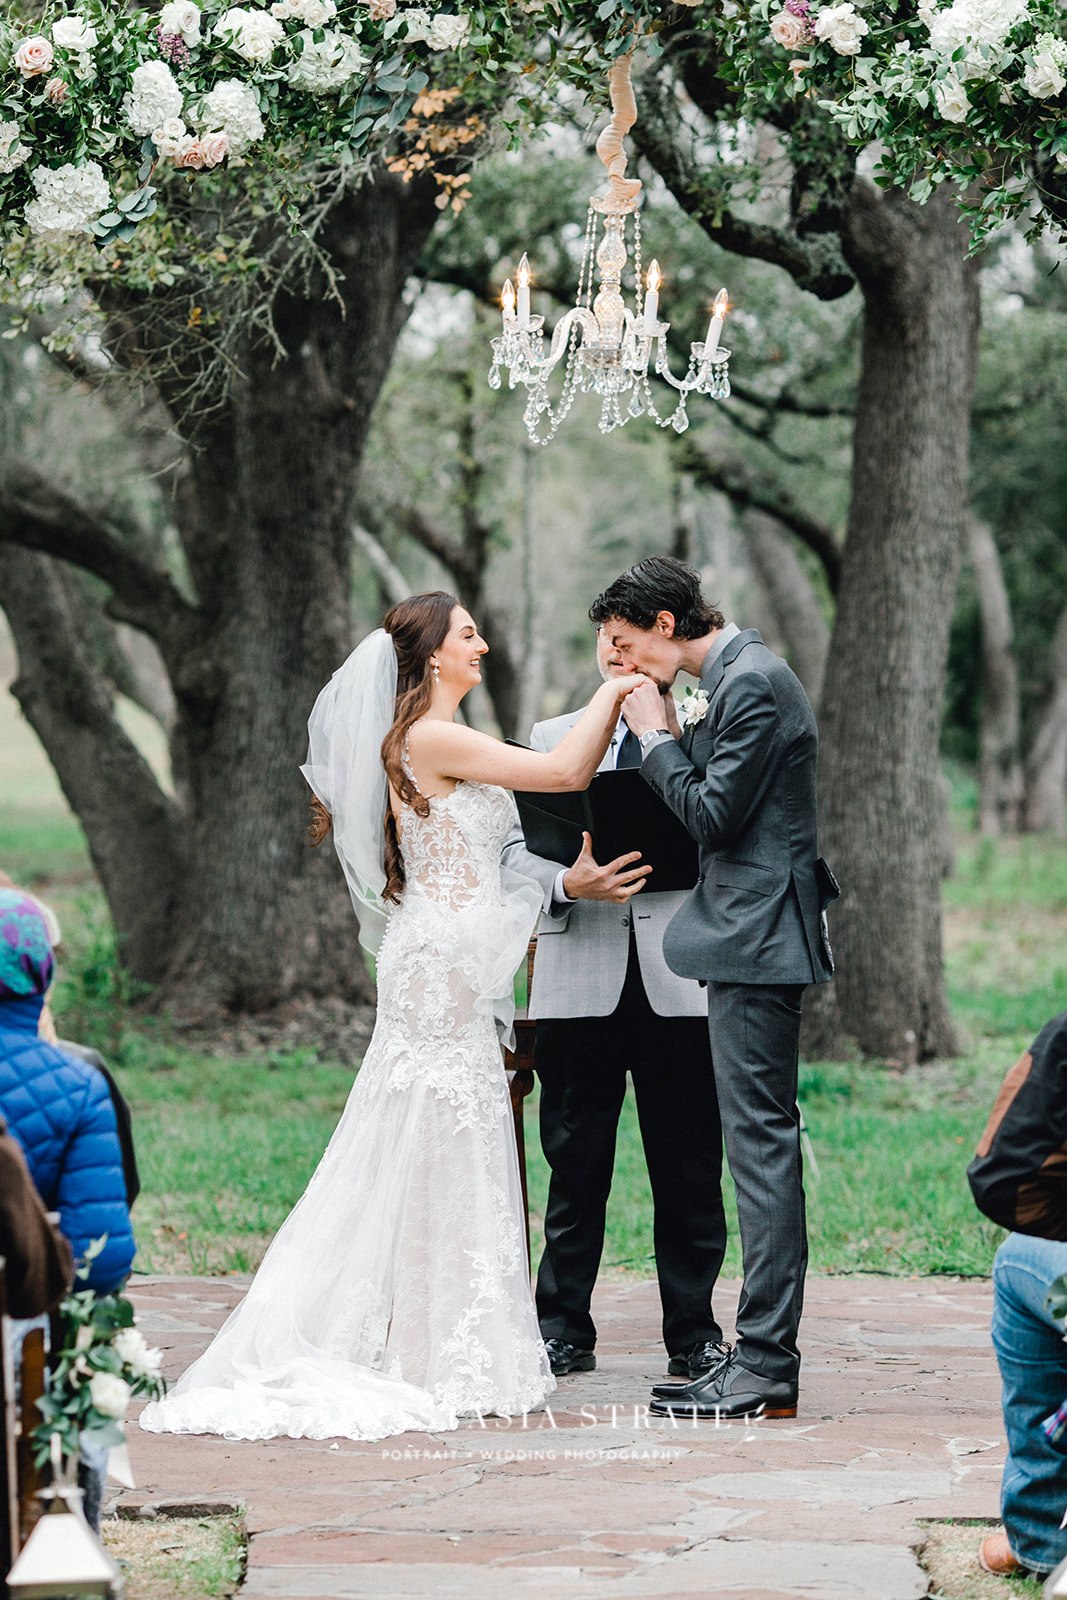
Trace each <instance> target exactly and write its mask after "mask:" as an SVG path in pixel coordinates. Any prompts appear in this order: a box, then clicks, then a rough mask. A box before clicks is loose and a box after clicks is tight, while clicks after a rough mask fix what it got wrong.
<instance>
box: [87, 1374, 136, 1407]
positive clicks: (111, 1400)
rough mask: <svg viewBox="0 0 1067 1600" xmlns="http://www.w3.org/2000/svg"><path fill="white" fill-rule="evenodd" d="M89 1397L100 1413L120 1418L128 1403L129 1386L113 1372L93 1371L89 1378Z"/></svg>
mask: <svg viewBox="0 0 1067 1600" xmlns="http://www.w3.org/2000/svg"><path fill="white" fill-rule="evenodd" d="M89 1398H90V1400H91V1401H92V1402H93V1405H94V1406H95V1407H96V1409H97V1411H99V1412H100V1413H101V1415H103V1416H105V1417H115V1418H121V1417H124V1416H125V1415H126V1407H127V1406H128V1405H129V1403H130V1386H129V1384H128V1383H127V1382H126V1380H125V1378H116V1376H115V1374H114V1373H113V1372H95V1373H94V1374H93V1376H92V1378H91V1379H90V1380H89Z"/></svg>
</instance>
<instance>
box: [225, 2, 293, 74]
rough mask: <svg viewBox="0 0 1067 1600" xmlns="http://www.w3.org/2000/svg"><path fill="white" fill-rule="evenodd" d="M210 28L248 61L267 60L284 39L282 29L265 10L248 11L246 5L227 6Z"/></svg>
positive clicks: (275, 19) (274, 18) (283, 30)
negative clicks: (212, 27)
mask: <svg viewBox="0 0 1067 1600" xmlns="http://www.w3.org/2000/svg"><path fill="white" fill-rule="evenodd" d="M212 31H213V32H214V34H215V36H216V38H221V39H224V40H225V41H226V43H227V44H228V45H229V47H230V49H231V50H233V51H235V52H236V54H237V55H239V56H243V58H244V59H245V61H251V62H265V61H269V60H270V58H271V56H272V55H273V54H274V52H275V50H276V48H277V46H278V44H279V42H280V41H281V40H282V39H284V38H285V29H284V28H283V27H282V25H281V23H280V22H279V21H278V20H277V18H276V17H272V16H271V15H270V12H269V11H252V10H250V9H249V8H248V7H247V6H231V7H230V9H229V11H225V12H223V14H222V16H221V17H220V18H219V20H218V22H216V24H215V27H214V29H213V30H212Z"/></svg>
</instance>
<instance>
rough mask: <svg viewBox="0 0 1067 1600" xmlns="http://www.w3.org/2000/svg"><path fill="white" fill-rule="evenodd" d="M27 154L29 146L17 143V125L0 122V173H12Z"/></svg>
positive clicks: (15, 123)
mask: <svg viewBox="0 0 1067 1600" xmlns="http://www.w3.org/2000/svg"><path fill="white" fill-rule="evenodd" d="M29 153H30V147H29V145H28V144H21V143H20V142H19V125H18V123H17V122H0V172H14V171H15V169H16V167H21V165H22V163H23V162H24V161H25V160H26V158H27V156H28V155H29Z"/></svg>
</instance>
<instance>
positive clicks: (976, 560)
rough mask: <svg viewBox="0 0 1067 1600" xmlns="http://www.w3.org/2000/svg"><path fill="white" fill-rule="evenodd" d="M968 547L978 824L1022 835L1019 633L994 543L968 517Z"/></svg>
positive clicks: (994, 833)
mask: <svg viewBox="0 0 1067 1600" xmlns="http://www.w3.org/2000/svg"><path fill="white" fill-rule="evenodd" d="M967 544H968V550H969V553H970V558H971V566H972V567H973V569H974V576H975V583H976V586H977V589H978V606H979V610H980V612H981V618H982V707H981V726H980V732H979V756H978V826H979V828H980V829H981V831H982V833H984V834H988V835H990V836H992V837H996V836H997V835H999V834H1002V833H1015V832H1017V831H1018V827H1019V808H1020V805H1021V802H1022V793H1023V775H1022V763H1021V761H1020V758H1019V674H1018V670H1017V668H1016V665H1015V630H1014V628H1013V627H1012V620H1011V602H1010V600H1009V598H1008V589H1007V585H1006V584H1005V582H1004V571H1003V568H1002V566H1001V562H1000V554H999V552H998V550H997V546H996V540H995V539H994V538H993V533H992V530H991V529H990V528H989V527H988V526H987V524H986V523H984V522H982V521H980V520H979V518H977V517H970V518H968V523H967Z"/></svg>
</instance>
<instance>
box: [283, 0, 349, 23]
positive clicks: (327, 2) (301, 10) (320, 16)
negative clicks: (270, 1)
mask: <svg viewBox="0 0 1067 1600" xmlns="http://www.w3.org/2000/svg"><path fill="white" fill-rule="evenodd" d="M270 9H271V12H272V13H273V15H274V16H276V17H277V18H278V21H279V22H301V23H303V25H304V27H305V28H324V27H325V26H326V24H327V23H328V22H330V21H331V20H332V19H333V18H334V17H335V16H336V15H337V7H336V5H335V4H334V0H275V4H274V5H272V6H271V8H270Z"/></svg>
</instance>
